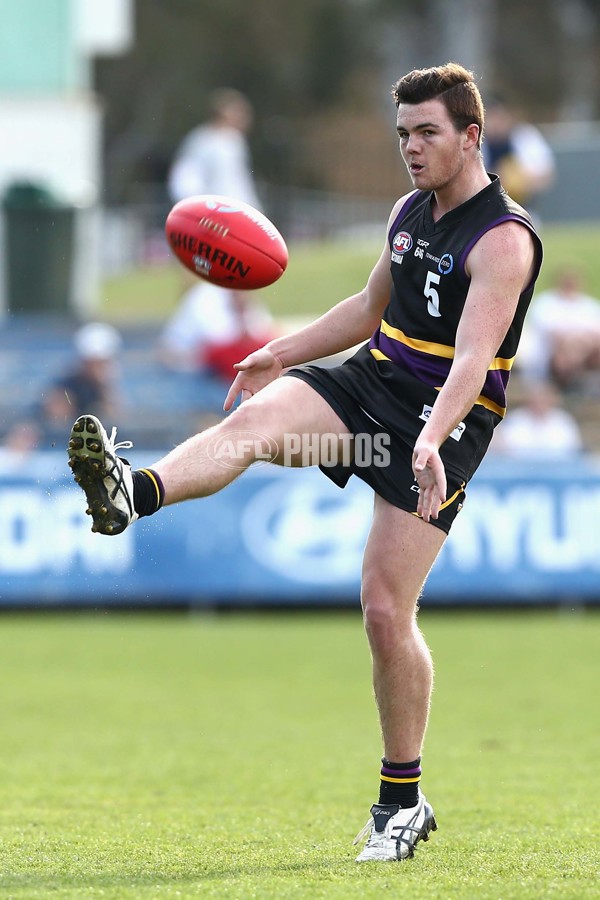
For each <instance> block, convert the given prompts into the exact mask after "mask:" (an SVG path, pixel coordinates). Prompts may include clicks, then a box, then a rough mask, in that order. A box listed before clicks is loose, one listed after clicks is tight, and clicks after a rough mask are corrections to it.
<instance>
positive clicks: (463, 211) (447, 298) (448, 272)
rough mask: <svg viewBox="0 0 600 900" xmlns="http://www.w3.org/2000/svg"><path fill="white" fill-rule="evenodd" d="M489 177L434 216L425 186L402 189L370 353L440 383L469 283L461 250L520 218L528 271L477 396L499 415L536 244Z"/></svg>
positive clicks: (524, 218)
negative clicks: (529, 243)
mask: <svg viewBox="0 0 600 900" xmlns="http://www.w3.org/2000/svg"><path fill="white" fill-rule="evenodd" d="M490 177H491V178H492V179H493V180H492V183H491V184H490V185H488V187H486V188H484V189H483V190H482V191H480V192H479V193H478V194H476V195H475V196H474V197H471V198H470V199H469V200H467V201H466V202H465V203H463V204H461V205H460V206H458V207H456V209H453V210H451V211H450V212H448V213H446V215H444V216H442V218H441V219H439V220H438V221H437V222H434V220H433V216H432V211H431V204H432V193H431V192H430V191H414V192H413V193H412V194H411V195H410V196H409V197H408V199H407V200H406V202H405V203H404V205H403V207H402V209H401V210H400V212H399V213H398V215H397V217H396V219H395V221H394V223H393V225H392V227H391V229H390V232H389V245H390V254H391V272H392V280H393V287H392V292H391V298H390V302H389V304H388V306H387V308H386V310H385V312H384V314H383V319H382V321H381V325H380V327H379V328H378V329H377V331H376V332H375V334H374V335H373V337H372V338H371V341H370V343H369V350H370V352H371V354H372V356H373V357H374V358H375V359H376V360H378V361H379V360H391V361H392V362H393V363H395V364H396V365H397V366H399V367H400V368H401V369H403V370H404V371H405V372H407V373H409V374H410V375H412V376H414V377H415V378H416V379H418V380H419V381H420V382H422V383H423V384H425V385H427V386H429V387H430V388H435V389H436V390H439V389H440V388H441V387H442V386H443V384H444V382H445V380H446V377H447V375H448V372H449V371H450V366H451V365H452V360H453V358H454V350H455V343H456V330H457V328H458V323H459V321H460V317H461V315H462V311H463V307H464V305H465V300H466V297H467V292H468V289H469V283H470V279H469V277H468V275H467V274H466V272H465V261H466V259H467V256H468V254H469V252H470V251H471V249H472V248H473V246H474V245H475V244H476V243H477V241H478V240H479V239H480V238H481V237H482V235H484V234H485V233H486V232H487V231H489V230H490V229H491V228H494V226H495V225H499V224H500V223H501V222H506V221H509V220H512V221H516V222H521V223H522V224H523V225H524V226H525V227H527V228H528V229H529V230H530V231H531V233H532V235H533V239H534V242H535V244H536V250H537V262H536V268H535V272H534V277H533V278H532V280H531V283H530V284H529V285H528V286H527V288H526V289H525V290H524V291H523V293H522V294H521V296H520V298H519V302H518V306H517V309H516V312H515V316H514V318H513V321H512V323H511V325H510V328H509V330H508V333H507V334H506V337H505V338H504V340H503V341H502V344H501V346H500V348H499V350H498V353H497V355H496V358H495V359H494V360H493V361H492V363H491V365H490V367H489V369H488V373H487V376H486V379H485V383H484V385H483V388H482V390H481V394H480V396H479V397H478V399H477V401H476V402H477V404H481V405H482V406H483V407H485V408H486V409H488V410H490V411H491V412H493V413H496V414H497V415H498V416H503V415H504V413H505V411H506V386H507V383H508V379H509V375H510V370H511V368H512V365H513V362H514V358H515V354H516V352H517V346H518V344H519V339H520V337H521V330H522V328H523V320H524V318H525V313H526V312H527V308H528V306H529V302H530V300H531V297H532V294H533V287H534V283H535V280H536V278H537V275H538V273H539V269H540V266H541V262H542V245H541V241H540V239H539V237H538V235H537V234H536V231H535V228H534V226H533V223H532V221H531V218H530V216H529V214H528V213H527V212H526V211H525V210H524V209H523V208H522V207H521V206H519V205H518V204H517V203H515V202H514V200H512V199H511V198H510V197H509V196H508V194H507V193H506V192H505V191H504V189H503V188H502V186H501V184H500V181H499V179H498V177H497V176H495V175H491V176H490Z"/></svg>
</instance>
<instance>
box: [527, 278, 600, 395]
mask: <svg viewBox="0 0 600 900" xmlns="http://www.w3.org/2000/svg"><path fill="white" fill-rule="evenodd" d="M524 336H525V342H524V348H523V349H524V351H525V352H524V353H523V355H522V358H521V360H520V367H521V370H522V372H523V374H524V375H525V376H528V377H530V378H552V379H553V380H554V381H555V382H556V384H557V385H558V386H559V387H560V388H561V389H564V390H581V389H583V388H584V387H585V385H584V384H583V380H584V379H585V376H586V375H587V374H589V373H593V372H596V373H600V302H599V301H598V300H597V299H596V298H594V297H591V296H590V295H589V294H585V293H584V292H583V291H582V277H581V274H580V273H579V272H578V271H577V270H575V269H573V268H567V269H562V270H561V271H559V273H558V275H557V277H556V280H555V284H554V287H552V288H551V289H550V290H547V291H543V292H542V293H541V294H539V295H538V296H537V297H536V298H534V300H533V303H532V304H531V309H530V310H529V314H528V317H527V320H526V332H525V335H524Z"/></svg>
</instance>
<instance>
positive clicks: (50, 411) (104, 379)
mask: <svg viewBox="0 0 600 900" xmlns="http://www.w3.org/2000/svg"><path fill="white" fill-rule="evenodd" d="M73 346H74V348H75V353H76V359H75V363H74V365H73V366H71V367H69V368H68V369H67V370H66V371H65V372H64V374H63V375H59V376H58V378H56V379H55V380H54V381H53V382H52V383H51V384H50V385H49V386H48V387H47V388H46V389H45V390H44V392H43V394H42V397H41V401H40V406H41V409H40V416H39V422H40V425H41V427H42V428H43V432H44V443H46V442H47V441H48V440H56V439H60V438H59V436H62V435H63V434H64V429H65V424H66V423H67V422H69V421H70V419H71V418H72V417H73V415H74V414H78V415H79V414H81V413H82V412H84V411H85V410H86V409H94V410H98V414H99V415H100V414H102V415H106V414H108V415H109V416H111V417H113V418H118V413H119V411H120V408H121V399H120V395H119V366H118V355H119V351H120V349H121V346H122V339H121V335H120V334H119V332H118V331H117V329H116V328H114V327H113V326H112V325H109V324H108V323H105V322H88V323H87V324H86V325H83V326H82V327H81V328H79V329H78V331H77V332H76V333H75V335H74V338H73Z"/></svg>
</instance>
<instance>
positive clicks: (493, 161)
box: [481, 95, 556, 213]
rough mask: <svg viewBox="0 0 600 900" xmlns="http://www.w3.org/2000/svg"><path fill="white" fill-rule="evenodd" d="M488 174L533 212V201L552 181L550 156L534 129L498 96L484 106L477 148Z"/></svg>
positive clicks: (545, 143)
mask: <svg viewBox="0 0 600 900" xmlns="http://www.w3.org/2000/svg"><path fill="white" fill-rule="evenodd" d="M481 151H482V153H483V161H484V164H485V167H486V169H487V171H488V172H495V173H496V174H497V175H499V176H500V180H501V181H502V185H503V187H504V189H505V190H506V191H507V192H508V193H509V194H510V196H511V197H512V198H513V199H514V200H516V201H517V203H521V204H523V205H525V206H526V207H527V209H528V210H529V212H530V213H531V212H532V211H535V200H536V198H537V197H538V196H539V194H541V193H542V192H543V191H545V190H547V189H548V188H549V187H550V185H551V184H552V183H553V181H554V178H555V174H556V172H555V160H554V153H553V151H552V148H551V147H550V144H549V143H548V141H547V140H546V138H545V137H544V135H543V134H542V132H541V131H540V130H539V128H536V126H535V125H532V124H530V123H529V122H525V121H522V120H521V118H520V117H519V115H518V113H517V111H516V109H515V108H514V107H512V106H511V105H510V104H509V103H508V102H507V101H506V100H505V99H504V98H502V97H500V96H499V95H496V96H493V97H491V98H490V99H489V100H488V101H487V104H486V111H485V134H484V139H483V144H482V147H481Z"/></svg>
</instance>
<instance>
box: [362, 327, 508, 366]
mask: <svg viewBox="0 0 600 900" xmlns="http://www.w3.org/2000/svg"><path fill="white" fill-rule="evenodd" d="M381 330H382V331H383V333H384V334H385V335H386V336H387V337H389V338H391V339H392V340H394V341H400V343H401V344H404V345H405V346H406V347H410V348H411V349H412V350H419V351H420V352H421V353H430V354H431V355H432V356H441V357H442V358H443V359H454V347H450V346H449V345H448V344H436V343H434V342H432V341H420V340H418V339H417V338H409V337H408V336H407V335H405V334H404V332H403V331H401V330H400V329H399V328H393V327H392V326H391V325H388V323H387V322H386V321H385V319H382V320H381ZM378 352H381V351H378ZM373 355H374V354H373ZM375 358H376V359H377V358H378V357H375ZM387 358H388V357H386V356H383V355H382V359H387ZM514 361H515V357H514V356H512V357H511V358H510V359H503V358H502V357H501V356H497V357H496V358H495V359H493V360H492V362H491V363H490V365H489V366H488V372H490V371H494V370H496V369H504V370H506V371H509V372H510V370H511V369H512V367H513V363H514Z"/></svg>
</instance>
